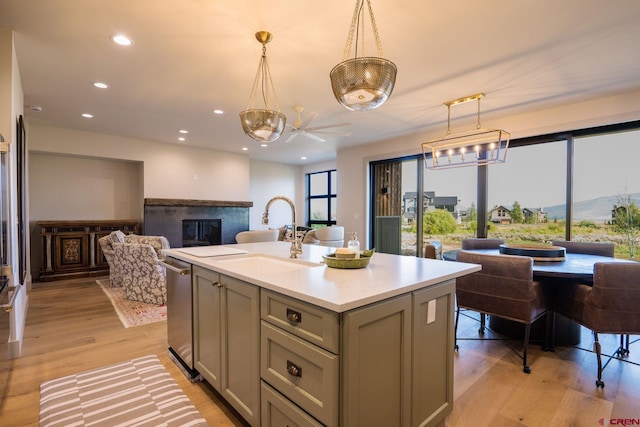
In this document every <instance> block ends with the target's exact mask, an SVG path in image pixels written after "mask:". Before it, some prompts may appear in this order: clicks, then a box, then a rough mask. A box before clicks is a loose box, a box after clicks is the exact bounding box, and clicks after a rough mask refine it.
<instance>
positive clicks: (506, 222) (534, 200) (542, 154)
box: [487, 141, 567, 244]
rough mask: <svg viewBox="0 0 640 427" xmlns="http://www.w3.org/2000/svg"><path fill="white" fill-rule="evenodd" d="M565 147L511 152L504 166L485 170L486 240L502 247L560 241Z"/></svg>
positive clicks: (538, 146)
mask: <svg viewBox="0 0 640 427" xmlns="http://www.w3.org/2000/svg"><path fill="white" fill-rule="evenodd" d="M566 147H567V144H566V141H553V142H548V143H544V144H536V145H527V146H521V147H513V148H510V149H509V153H508V155H507V161H506V162H505V163H503V164H495V165H490V166H488V171H487V174H488V177H489V178H488V190H487V193H488V203H487V206H488V208H489V209H490V212H492V210H493V209H496V208H497V209H498V212H497V218H494V217H493V216H492V215H491V213H490V214H489V218H488V223H489V230H488V233H487V234H488V236H489V237H496V238H500V239H503V240H504V241H505V242H507V243H512V244H515V243H520V244H522V243H530V242H538V243H548V242H551V241H552V240H564V236H565V213H566V209H565V202H566V182H567V148H566Z"/></svg>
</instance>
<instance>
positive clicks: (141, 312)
mask: <svg viewBox="0 0 640 427" xmlns="http://www.w3.org/2000/svg"><path fill="white" fill-rule="evenodd" d="M96 282H97V283H98V284H99V285H100V287H101V288H102V290H103V291H104V293H105V294H106V295H107V296H108V297H109V300H111V304H112V305H113V308H114V309H115V310H116V313H118V317H119V318H120V321H121V322H122V324H123V325H124V327H125V328H130V327H133V326H140V325H146V324H148V323H153V322H160V321H162V320H166V319H167V306H166V305H165V304H162V305H154V304H147V303H144V302H139V301H131V300H128V299H126V298H124V296H123V295H122V288H119V287H114V288H112V287H111V286H110V285H109V280H105V279H99V280H96Z"/></svg>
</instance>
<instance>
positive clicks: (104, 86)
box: [93, 82, 109, 89]
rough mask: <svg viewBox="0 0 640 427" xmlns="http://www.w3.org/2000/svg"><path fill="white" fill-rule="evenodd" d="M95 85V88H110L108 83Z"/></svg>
mask: <svg viewBox="0 0 640 427" xmlns="http://www.w3.org/2000/svg"><path fill="white" fill-rule="evenodd" d="M93 85H94V86H95V87H97V88H98V89H106V88H108V87H109V85H108V84H106V83H102V82H95V83H94V84H93Z"/></svg>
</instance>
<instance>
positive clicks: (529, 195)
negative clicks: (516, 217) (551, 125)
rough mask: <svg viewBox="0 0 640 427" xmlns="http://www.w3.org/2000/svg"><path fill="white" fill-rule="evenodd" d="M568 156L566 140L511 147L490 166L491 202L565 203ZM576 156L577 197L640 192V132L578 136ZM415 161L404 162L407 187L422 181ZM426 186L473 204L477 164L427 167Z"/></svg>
mask: <svg viewBox="0 0 640 427" xmlns="http://www.w3.org/2000/svg"><path fill="white" fill-rule="evenodd" d="M566 157H567V153H566V143H565V142H564V141H559V142H552V143H547V144H540V145H536V146H527V147H519V148H511V149H509V151H508V152H507V158H506V162H505V163H501V164H493V165H489V166H488V168H489V170H488V172H489V173H488V175H489V207H493V206H495V205H504V206H505V207H511V206H512V204H513V202H514V201H517V202H519V203H520V205H521V206H522V207H529V208H541V207H545V206H554V205H561V204H564V203H565V199H566V196H565V194H566ZM574 161H575V174H574V194H573V198H574V201H576V202H579V201H583V200H589V199H593V198H596V197H600V196H612V195H613V196H619V195H624V194H633V193H640V131H630V132H619V133H616V134H607V135H600V136H595V137H589V138H576V139H575V152H574ZM421 164H422V162H421ZM414 165H415V163H413V164H411V165H410V164H407V167H403V185H405V186H407V187H409V186H410V185H411V184H409V183H414V182H416V176H417V173H416V170H415V167H414ZM403 191H415V187H413V188H407V189H406V190H403ZM425 191H435V192H436V195H437V196H457V197H458V199H459V201H460V202H459V203H460V205H461V206H462V208H467V207H469V206H470V205H471V203H472V202H474V201H475V199H476V168H474V167H463V168H455V169H443V170H435V171H433V170H425Z"/></svg>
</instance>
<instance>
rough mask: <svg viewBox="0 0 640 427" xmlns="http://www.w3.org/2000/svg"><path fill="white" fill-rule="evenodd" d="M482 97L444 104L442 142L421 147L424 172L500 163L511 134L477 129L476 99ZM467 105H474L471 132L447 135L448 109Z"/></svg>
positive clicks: (503, 159)
mask: <svg viewBox="0 0 640 427" xmlns="http://www.w3.org/2000/svg"><path fill="white" fill-rule="evenodd" d="M483 97H484V93H477V94H475V95H470V96H465V97H463V98H458V99H454V100H453V101H448V102H445V103H444V105H445V106H446V107H447V113H448V114H447V133H446V135H445V136H443V137H442V138H438V139H433V140H431V141H428V142H423V143H422V154H423V157H424V165H425V168H427V169H449V168H455V167H462V166H475V165H486V164H491V163H504V162H505V160H506V158H507V149H508V148H509V138H510V137H511V134H510V133H509V132H507V131H505V130H502V129H485V128H482V127H481V125H480V99H482V98H483ZM470 101H477V102H478V120H477V125H476V128H475V129H472V130H466V131H461V132H454V133H452V132H451V107H453V106H455V105H459V104H463V103H466V102H470Z"/></svg>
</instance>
